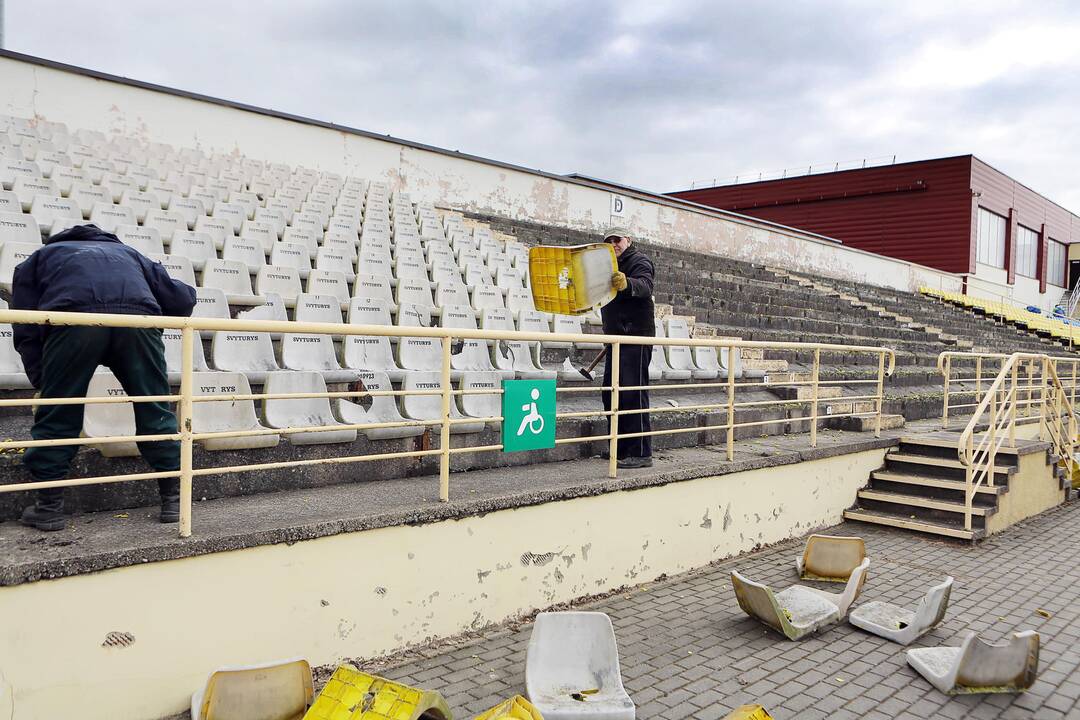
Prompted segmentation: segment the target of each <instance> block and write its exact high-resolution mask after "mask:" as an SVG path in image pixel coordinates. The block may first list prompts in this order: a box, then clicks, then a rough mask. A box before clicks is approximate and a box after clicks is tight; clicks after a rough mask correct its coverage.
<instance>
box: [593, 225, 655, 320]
mask: <svg viewBox="0 0 1080 720" xmlns="http://www.w3.org/2000/svg"><path fill="white" fill-rule="evenodd" d="M619 272H621V273H623V274H624V275H626V289H625V290H621V291H620V292H619V293H618V294H617V295H616V296H615V299H614V300H612V301H611V302H609V303H608V304H607V305H605V306H604V307H602V308H600V317H601V318H603V320H604V334H606V335H645V336H648V337H652V336H654V335H656V321H655V320H654V319H653V315H654V312H655V311H654V308H653V296H652V293H653V275H654V274H655V270H654V269H653V264H652V260H650V259H649V258H647V257H646V256H645V253H643V252H641V251H640V250H638V249H637V248H636V247H635V246H634V245H630V247H628V248H626V250H625V251H623V254H622V255H620V256H619Z"/></svg>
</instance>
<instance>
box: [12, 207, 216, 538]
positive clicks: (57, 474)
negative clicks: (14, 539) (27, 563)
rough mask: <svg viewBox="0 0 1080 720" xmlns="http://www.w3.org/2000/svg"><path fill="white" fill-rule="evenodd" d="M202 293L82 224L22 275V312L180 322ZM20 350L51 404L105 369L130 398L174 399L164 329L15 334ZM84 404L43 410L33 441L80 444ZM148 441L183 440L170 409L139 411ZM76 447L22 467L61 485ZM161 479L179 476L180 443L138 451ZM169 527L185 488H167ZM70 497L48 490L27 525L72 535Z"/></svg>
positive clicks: (40, 451) (33, 451)
mask: <svg viewBox="0 0 1080 720" xmlns="http://www.w3.org/2000/svg"><path fill="white" fill-rule="evenodd" d="M194 307H195V290H194V289H193V288H192V287H190V286H189V285H186V284H184V283H182V282H180V281H178V280H173V279H172V278H170V277H169V275H168V273H167V272H166V271H165V268H163V267H162V266H161V264H160V263H156V262H154V261H152V260H150V259H149V258H147V257H145V256H144V255H142V254H141V253H140V252H139V251H137V250H135V249H134V248H132V247H128V246H127V245H124V244H123V243H121V242H120V240H119V239H117V237H116V236H115V235H112V234H110V233H107V232H103V231H102V230H99V229H98V228H97V227H95V226H93V225H78V226H75V227H73V228H71V229H69V230H65V231H64V232H62V233H60V234H58V235H56V236H55V237H52V238H49V239H48V240H47V241H46V243H45V246H44V247H42V248H41V249H39V250H37V251H35V252H34V254H33V255H31V256H30V257H28V258H27V259H26V260H24V261H23V262H22V263H20V264H19V265H18V266H17V267H16V268H15V276H14V280H13V283H12V294H11V308H12V309H13V310H56V311H64V312H93V313H119V314H123V315H173V316H182V317H187V316H189V315H191V310H192V308H194ZM14 331H15V332H14V339H15V349H16V350H18V351H19V355H21V356H22V360H23V366H24V368H25V369H26V374H27V376H28V377H29V379H30V382H31V383H32V384H33V386H34V387H35V388H37V389H38V390H39V391H40V393H41V397H42V398H66V397H85V396H86V390H87V387H88V385H89V384H90V378H91V376H92V375H93V374H94V371H95V370H97V368H98V366H99V365H104V366H106V367H108V368H109V369H110V370H112V372H113V374H114V375H116V378H117V380H119V381H120V384H121V385H122V386H123V387H124V391H125V392H127V394H128V395H132V396H135V395H168V394H169V381H168V375H167V374H166V369H165V346H164V344H163V343H162V339H161V330H160V329H156V328H116V327H89V326H51V327H50V326H45V325H15V328H14ZM83 409H84V406H83V405H82V404H75V405H39V406H38V407H37V411H36V413H35V414H34V427H33V429H32V430H31V431H30V434H31V436H32V437H33V439H34V440H50V439H58V438H65V439H67V438H76V437H78V436H79V433H80V431H81V430H82V424H83ZM135 426H136V433H137V434H139V435H163V434H170V433H175V432H176V416H175V415H174V414H173V413H172V412H171V411H170V410H169V405H168V403H165V402H146V403H136V404H135ZM77 449H78V447H77V446H75V445H56V446H42V447H31V448H28V449H27V450H26V454H25V455H24V456H23V464H24V465H25V466H26V467H27V468H28V469H29V471H30V475H31V476H33V478H34V480H37V481H48V480H61V479H63V478H65V477H66V476H67V474H68V472H69V471H70V469H71V460H72V458H73V457H74V456H75V451H76V450H77ZM139 452H141V453H142V456H143V457H144V458H145V459H146V461H147V462H148V463H149V464H150V465H151V466H152V467H153V468H154V470H155V471H158V472H164V471H176V470H178V469H179V468H180V445H179V443H178V442H177V441H175V440H168V441H159V442H144V443H139ZM158 489H159V491H160V493H161V521H162V522H177V521H178V520H179V519H180V484H179V480H177V479H176V478H169V479H162V480H158ZM63 513H64V491H63V488H47V489H44V490H39V491H38V495H37V502H36V503H35V504H34V505H31V506H30V507H28V508H26V510H25V511H24V512H23V514H22V518H21V521H22V522H23V524H25V525H31V526H33V527H36V528H38V529H39V530H62V529H63V527H64V515H63Z"/></svg>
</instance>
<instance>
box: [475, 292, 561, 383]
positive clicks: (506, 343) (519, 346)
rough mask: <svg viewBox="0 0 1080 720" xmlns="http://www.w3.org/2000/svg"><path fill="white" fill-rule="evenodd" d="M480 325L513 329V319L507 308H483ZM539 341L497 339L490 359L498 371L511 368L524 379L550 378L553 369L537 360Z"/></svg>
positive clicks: (498, 328) (486, 327) (499, 329)
mask: <svg viewBox="0 0 1080 720" xmlns="http://www.w3.org/2000/svg"><path fill="white" fill-rule="evenodd" d="M480 327H481V328H483V329H484V330H494V331H503V330H509V331H513V330H515V329H516V328H514V321H513V318H511V316H510V311H509V310H505V309H503V310H485V311H484V314H483V316H482V318H481V322H480ZM538 346H539V343H536V342H525V341H522V340H497V341H495V342H493V344H492V360H493V364H494V365H495V369H496V370H499V371H507V370H513V371H514V373H515V374H516V375H517V376H518V377H519V378H522V379H524V380H551V379H554V378H555V377H556V375H557V373H556V371H554V370H545V369H544V368H541V367H540V364H539V362H538V361H537V356H536V355H537V350H538Z"/></svg>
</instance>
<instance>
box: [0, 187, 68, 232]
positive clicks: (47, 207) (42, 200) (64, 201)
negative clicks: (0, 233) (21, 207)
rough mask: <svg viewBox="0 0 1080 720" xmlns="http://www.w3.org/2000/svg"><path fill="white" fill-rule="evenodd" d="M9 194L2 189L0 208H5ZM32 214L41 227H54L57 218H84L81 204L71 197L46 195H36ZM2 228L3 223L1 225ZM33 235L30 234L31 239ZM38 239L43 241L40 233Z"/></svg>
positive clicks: (0, 191) (31, 208) (31, 207)
mask: <svg viewBox="0 0 1080 720" xmlns="http://www.w3.org/2000/svg"><path fill="white" fill-rule="evenodd" d="M6 194H8V193H6V192H5V191H3V190H0V210H3V209H4V208H5V207H6V205H5V203H4V196H5V195H6ZM30 214H31V215H32V216H33V218H34V220H36V221H37V223H38V225H39V226H40V227H52V224H53V221H54V220H56V218H61V217H64V218H74V219H77V220H82V213H81V212H79V206H78V205H77V204H76V203H75V201H74V200H72V199H71V198H63V197H51V196H46V195H37V196H36V197H34V201H33V204H32V205H31V206H30ZM0 228H2V225H0ZM31 237H32V236H28V239H30V238H31ZM36 240H37V241H38V242H41V236H40V235H39V236H38V237H37V238H36Z"/></svg>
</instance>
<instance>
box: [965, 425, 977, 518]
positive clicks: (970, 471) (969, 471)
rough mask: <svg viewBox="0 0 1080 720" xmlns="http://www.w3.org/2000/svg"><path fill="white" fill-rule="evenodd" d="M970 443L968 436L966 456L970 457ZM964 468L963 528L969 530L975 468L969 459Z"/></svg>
mask: <svg viewBox="0 0 1080 720" xmlns="http://www.w3.org/2000/svg"><path fill="white" fill-rule="evenodd" d="M971 445H972V442H971V438H970V437H969V438H968V448H969V452H968V457H969V458H970V457H971V453H970V448H971ZM964 470H965V472H964V478H965V488H966V489H965V490H964V529H965V530H968V531H970V530H971V498H972V495H973V493H974V490H973V489H972V480H973V479H974V477H973V476H974V474H975V468H974V467H973V466H972V464H971V462H970V461H969V462H968V466H967V467H966V468H965V469H964Z"/></svg>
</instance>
